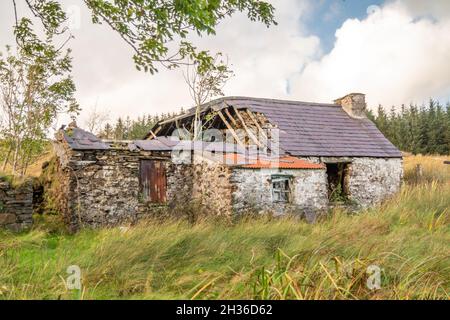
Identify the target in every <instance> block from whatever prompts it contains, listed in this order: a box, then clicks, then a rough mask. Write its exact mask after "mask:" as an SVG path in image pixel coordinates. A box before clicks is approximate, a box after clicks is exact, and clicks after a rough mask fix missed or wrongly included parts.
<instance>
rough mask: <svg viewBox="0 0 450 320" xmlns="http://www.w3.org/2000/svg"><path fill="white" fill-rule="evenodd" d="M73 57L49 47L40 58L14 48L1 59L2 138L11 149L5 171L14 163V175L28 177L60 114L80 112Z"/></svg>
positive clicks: (0, 110)
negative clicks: (28, 168)
mask: <svg viewBox="0 0 450 320" xmlns="http://www.w3.org/2000/svg"><path fill="white" fill-rule="evenodd" d="M69 54H70V51H66V52H65V54H61V52H59V51H58V50H55V49H54V47H53V46H52V45H51V44H47V50H46V51H45V52H43V54H42V55H39V56H34V55H30V54H27V53H26V52H25V51H24V50H23V49H18V50H17V51H16V52H12V50H11V48H10V47H7V49H6V55H5V56H3V55H2V56H0V114H1V117H2V121H1V128H0V129H1V131H0V134H1V139H3V140H4V141H5V144H6V147H7V150H6V155H5V157H4V161H3V170H4V169H5V168H6V165H7V164H8V163H10V164H11V168H12V173H13V174H15V175H17V174H24V173H25V172H26V168H27V167H28V165H29V163H30V161H31V158H32V156H33V154H35V153H36V151H39V149H41V148H42V146H43V144H44V143H45V141H46V138H47V137H46V135H47V134H48V130H49V128H50V127H51V125H52V124H53V123H54V122H55V120H56V118H57V116H58V114H60V113H63V112H77V111H78V105H77V103H76V101H75V99H74V92H75V85H74V83H73V81H72V78H71V77H70V70H71V58H70V55H69Z"/></svg>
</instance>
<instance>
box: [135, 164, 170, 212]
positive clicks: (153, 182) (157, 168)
mask: <svg viewBox="0 0 450 320" xmlns="http://www.w3.org/2000/svg"><path fill="white" fill-rule="evenodd" d="M139 171H140V173H139V174H140V177H139V178H140V179H139V182H140V188H141V193H142V195H143V198H144V200H145V201H149V202H152V203H165V202H166V189H167V182H166V167H165V165H164V162H163V161H158V160H141V164H140V170H139Z"/></svg>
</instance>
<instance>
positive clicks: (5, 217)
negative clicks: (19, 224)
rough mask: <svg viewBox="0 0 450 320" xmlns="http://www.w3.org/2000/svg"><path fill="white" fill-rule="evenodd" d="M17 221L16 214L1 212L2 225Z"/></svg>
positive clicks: (0, 223) (0, 220)
mask: <svg viewBox="0 0 450 320" xmlns="http://www.w3.org/2000/svg"><path fill="white" fill-rule="evenodd" d="M14 222H16V215H15V214H12V213H0V225H5V224H10V223H14Z"/></svg>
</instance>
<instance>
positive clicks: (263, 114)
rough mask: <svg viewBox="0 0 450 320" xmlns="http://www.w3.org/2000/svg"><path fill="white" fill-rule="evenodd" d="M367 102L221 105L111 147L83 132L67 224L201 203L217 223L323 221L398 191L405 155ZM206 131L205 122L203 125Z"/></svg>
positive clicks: (64, 136) (65, 161) (61, 160)
mask: <svg viewBox="0 0 450 320" xmlns="http://www.w3.org/2000/svg"><path fill="white" fill-rule="evenodd" d="M365 108H366V104H365V99H364V95H363V94H350V95H347V96H345V97H343V98H341V99H338V100H336V101H335V102H334V103H333V104H319V103H306V102H297V101H283V100H271V99H258V98H243V97H230V98H220V99H217V100H214V101H211V102H210V103H207V104H205V105H203V106H201V107H200V109H199V118H200V120H201V121H200V126H201V130H200V132H201V133H202V136H201V137H199V138H200V139H195V140H196V141H191V136H192V132H194V131H195V130H194V123H196V122H195V121H194V118H195V114H196V111H195V109H191V110H188V111H187V112H186V113H184V114H182V115H179V116H176V117H174V118H171V119H166V120H164V121H160V122H159V123H157V124H156V125H155V127H154V128H153V129H152V130H151V131H150V132H149V133H148V135H147V136H146V137H144V139H143V140H135V141H105V140H101V139H99V138H97V137H96V136H94V135H93V134H91V133H88V132H86V131H84V130H82V129H80V128H77V127H76V126H69V127H68V128H67V129H65V130H60V132H58V134H57V142H56V143H55V150H56V153H57V158H58V170H57V172H58V173H57V174H58V176H59V181H60V188H61V194H63V195H64V196H62V197H60V199H59V201H58V204H59V207H60V210H61V211H62V212H63V213H64V214H65V217H66V220H67V222H68V224H69V225H70V226H71V227H72V228H73V229H76V228H78V227H79V226H80V225H90V226H100V225H116V224H119V223H124V222H133V221H136V220H138V219H140V218H142V217H145V216H146V215H149V214H157V213H158V212H159V211H161V210H167V209H170V210H173V209H174V208H180V207H181V208H183V207H184V208H185V207H186V206H187V205H189V204H192V203H195V204H196V205H198V206H199V207H201V208H202V211H204V212H206V213H207V214H210V215H228V216H232V215H236V214H242V213H245V212H259V213H270V214H274V215H282V214H295V215H299V216H305V217H307V218H312V219H313V218H314V217H315V216H316V215H317V214H320V213H321V212H324V211H326V210H327V208H329V207H330V205H333V204H335V203H340V204H345V203H347V204H351V205H353V206H358V207H367V206H370V205H373V204H375V203H377V202H380V201H382V200H383V199H385V198H386V197H389V196H390V195H392V194H394V193H395V192H397V191H398V189H399V187H400V184H401V179H402V173H403V170H402V155H401V153H400V151H399V150H397V149H396V148H395V147H394V146H393V145H392V144H391V143H390V142H389V141H388V140H387V139H386V138H385V137H384V136H383V135H382V134H381V132H380V131H379V130H378V129H377V128H376V127H375V125H374V124H373V123H372V122H371V121H370V120H369V119H367V118H366V116H365ZM197 123H198V122H197Z"/></svg>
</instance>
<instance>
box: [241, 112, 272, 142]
mask: <svg viewBox="0 0 450 320" xmlns="http://www.w3.org/2000/svg"><path fill="white" fill-rule="evenodd" d="M245 112H247V114H248V115H249V117H250V119H252V121H253V123H254V125H255V126H256V127H257V128H258V130H259V132H260V133H261V134H262V136H263V137H264V138H265V139H267V135H266V133H265V132H264V130H263V128H262V127H261V126H260V125H259V122H258V119H256V117H255V116H254V115H253V112H251V111H250V109H248V108H247V109H245Z"/></svg>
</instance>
